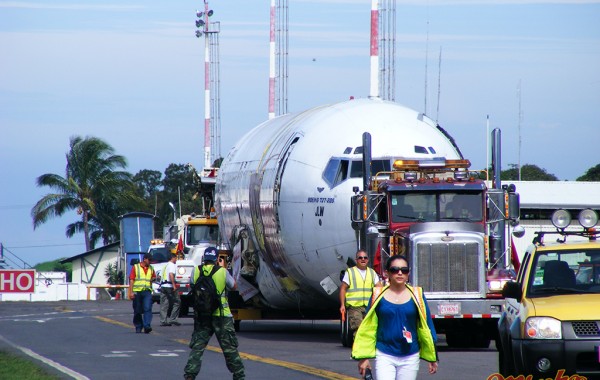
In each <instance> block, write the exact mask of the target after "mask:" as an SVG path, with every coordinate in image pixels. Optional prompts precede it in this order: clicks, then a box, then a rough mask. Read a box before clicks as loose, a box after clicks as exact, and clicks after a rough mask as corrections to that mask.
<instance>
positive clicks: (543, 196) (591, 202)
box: [502, 181, 600, 210]
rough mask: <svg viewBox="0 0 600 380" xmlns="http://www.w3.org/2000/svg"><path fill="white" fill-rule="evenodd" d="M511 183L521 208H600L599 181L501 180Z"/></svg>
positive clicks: (504, 182) (506, 183)
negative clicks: (515, 190)
mask: <svg viewBox="0 0 600 380" xmlns="http://www.w3.org/2000/svg"><path fill="white" fill-rule="evenodd" d="M511 183H513V184H514V185H515V186H516V188H517V193H519V196H520V203H521V209H527V208H529V209H557V208H566V209H584V208H591V209H594V210H599V209H600V182H583V181H503V182H502V184H503V185H508V184H511Z"/></svg>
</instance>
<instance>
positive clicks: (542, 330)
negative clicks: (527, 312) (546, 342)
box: [525, 317, 562, 339]
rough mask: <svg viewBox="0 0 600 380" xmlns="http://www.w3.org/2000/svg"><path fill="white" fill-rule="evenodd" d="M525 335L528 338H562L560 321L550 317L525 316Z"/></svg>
mask: <svg viewBox="0 0 600 380" xmlns="http://www.w3.org/2000/svg"><path fill="white" fill-rule="evenodd" d="M525 336H526V337H527V338H530V339H562V330H561V323H560V321H559V320H558V319H554V318H550V317H531V318H527V320H526V321H525Z"/></svg>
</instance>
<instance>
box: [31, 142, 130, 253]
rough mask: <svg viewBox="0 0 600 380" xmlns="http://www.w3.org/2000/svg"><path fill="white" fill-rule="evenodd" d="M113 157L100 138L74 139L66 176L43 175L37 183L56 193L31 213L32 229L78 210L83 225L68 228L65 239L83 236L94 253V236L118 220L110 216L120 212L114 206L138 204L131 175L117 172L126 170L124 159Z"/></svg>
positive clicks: (69, 153) (110, 149)
mask: <svg viewBox="0 0 600 380" xmlns="http://www.w3.org/2000/svg"><path fill="white" fill-rule="evenodd" d="M113 153H114V149H113V147H112V146H110V145H109V144H108V143H106V142H104V141H103V140H101V139H99V138H96V137H86V138H82V137H80V136H74V137H71V140H70V151H69V152H68V153H67V155H66V158H67V167H66V174H65V176H64V177H61V176H60V175H58V174H42V175H41V176H39V177H38V178H37V180H36V184H37V185H38V186H40V187H41V186H48V187H50V188H52V189H53V190H54V191H55V193H51V194H46V195H45V196H44V197H43V198H42V199H40V200H39V201H38V202H37V203H36V204H35V206H33V208H32V209H31V216H32V218H33V228H34V229H35V228H36V227H38V226H39V225H41V224H43V223H45V222H47V221H48V220H49V219H51V218H53V217H56V216H62V215H63V214H64V213H65V212H67V211H71V210H77V213H78V214H79V215H81V221H78V222H76V223H72V224H70V225H69V226H67V233H66V235H67V237H72V236H73V234H74V233H75V232H83V234H84V238H85V248H86V250H87V251H89V250H90V249H92V247H93V245H94V244H93V243H95V240H97V239H98V237H96V239H94V241H92V239H91V238H90V237H91V234H92V233H94V234H95V236H98V231H102V230H104V229H105V227H107V228H108V229H112V228H111V226H110V225H109V224H107V220H111V219H116V216H117V215H118V214H117V215H108V213H109V212H115V211H116V209H117V208H121V207H116V206H115V205H118V206H122V205H124V204H127V203H129V202H132V201H138V200H139V199H138V198H137V196H135V195H134V193H133V191H132V189H133V183H132V180H131V174H129V173H127V172H125V171H116V170H115V169H118V168H125V167H126V166H127V161H126V159H125V157H123V156H121V155H115V154H113ZM109 205H110V206H109ZM117 225H118V224H117ZM113 233H114V232H113ZM101 235H102V233H100V236H101ZM105 240H106V239H105Z"/></svg>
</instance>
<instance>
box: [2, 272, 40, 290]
mask: <svg viewBox="0 0 600 380" xmlns="http://www.w3.org/2000/svg"><path fill="white" fill-rule="evenodd" d="M34 292H35V269H17V270H13V269H0V293H34Z"/></svg>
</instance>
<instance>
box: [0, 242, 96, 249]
mask: <svg viewBox="0 0 600 380" xmlns="http://www.w3.org/2000/svg"><path fill="white" fill-rule="evenodd" d="M71 245H80V246H83V245H84V244H81V243H72V244H46V245H22V246H16V247H7V246H5V247H4V248H10V249H21V248H45V247H66V246H71Z"/></svg>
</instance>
